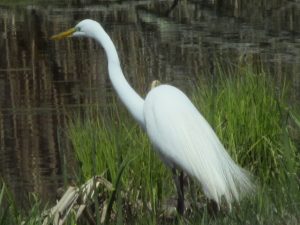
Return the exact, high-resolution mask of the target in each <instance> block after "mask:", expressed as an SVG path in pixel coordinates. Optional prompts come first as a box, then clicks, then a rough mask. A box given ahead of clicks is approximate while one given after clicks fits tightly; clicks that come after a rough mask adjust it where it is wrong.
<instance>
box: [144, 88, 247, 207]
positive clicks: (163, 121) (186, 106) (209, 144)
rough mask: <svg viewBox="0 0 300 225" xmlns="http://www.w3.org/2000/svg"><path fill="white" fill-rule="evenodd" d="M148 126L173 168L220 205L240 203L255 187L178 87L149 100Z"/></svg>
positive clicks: (157, 92) (162, 90)
mask: <svg viewBox="0 0 300 225" xmlns="http://www.w3.org/2000/svg"><path fill="white" fill-rule="evenodd" d="M144 118H145V127H146V131H147V133H148V135H149V138H150V140H151V142H152V143H153V145H154V146H155V149H157V151H158V153H159V155H160V156H161V158H162V160H163V161H164V162H165V163H166V164H167V165H169V166H170V167H174V166H175V167H179V168H181V169H182V170H183V171H185V172H187V173H188V174H189V175H190V176H192V177H194V178H196V179H197V180H198V181H199V182H200V184H201V185H202V188H203V191H204V193H205V195H206V196H207V197H208V198H210V199H213V200H214V201H216V202H217V204H220V200H221V197H222V196H224V197H225V199H226V201H227V203H229V204H230V203H231V202H232V200H233V199H236V200H239V196H240V194H241V193H243V192H244V193H246V192H248V191H250V190H251V189H252V188H253V185H252V183H251V181H250V179H249V176H248V174H247V172H246V171H244V170H243V169H242V168H240V167H239V166H238V165H236V164H235V162H234V161H233V160H232V159H231V158H230V156H229V155H228V153H227V152H226V150H225V149H224V147H223V145H222V144H221V142H220V141H219V139H218V137H217V136H216V134H215V132H214V131H213V129H212V128H211V126H210V125H209V124H208V123H207V121H206V120H205V119H204V118H203V116H202V115H201V114H200V113H199V112H198V110H197V109H196V108H195V106H194V105H193V104H192V103H191V101H190V100H189V99H188V98H187V97H186V95H185V94H184V93H182V92H181V91H180V90H178V89H177V88H174V87H172V86H169V85H161V86H159V87H157V88H155V89H153V90H152V91H150V92H149V94H148V95H147V97H146V100H145V103H144Z"/></svg>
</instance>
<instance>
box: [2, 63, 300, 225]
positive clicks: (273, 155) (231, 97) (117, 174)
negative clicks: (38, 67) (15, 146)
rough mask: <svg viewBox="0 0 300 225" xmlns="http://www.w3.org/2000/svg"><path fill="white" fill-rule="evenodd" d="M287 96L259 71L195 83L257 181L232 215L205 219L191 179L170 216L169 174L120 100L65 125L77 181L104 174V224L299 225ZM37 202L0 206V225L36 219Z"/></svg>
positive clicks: (221, 72) (206, 110)
mask: <svg viewBox="0 0 300 225" xmlns="http://www.w3.org/2000/svg"><path fill="white" fill-rule="evenodd" d="M206 77H208V75H206ZM287 90H288V87H287V85H286V84H285V83H284V84H282V86H281V87H278V86H275V84H274V82H273V81H272V79H271V78H270V75H268V74H266V73H265V72H264V71H263V70H260V71H254V70H253V69H252V68H250V67H242V66H240V67H237V68H231V69H230V70H225V69H223V68H221V67H220V68H219V69H218V71H217V73H216V74H215V79H214V82H213V84H210V83H209V82H206V81H201V82H200V81H199V84H198V85H197V88H195V90H194V91H193V95H192V98H191V99H192V101H193V102H194V103H195V104H196V106H197V107H198V108H199V109H200V111H201V112H202V113H203V114H204V116H205V117H206V118H207V119H208V120H209V122H210V123H211V124H212V126H213V127H214V129H215V131H216V132H217V134H218V136H219V137H220V139H221V141H222V142H223V143H224V145H225V147H226V149H228V151H229V152H230V155H231V156H232V157H233V158H234V159H235V160H236V161H237V162H238V163H239V164H240V165H242V166H243V167H245V168H247V169H248V170H250V171H251V172H252V173H253V174H254V176H255V178H256V181H257V189H256V192H255V193H254V194H253V195H252V196H249V197H248V198H245V199H244V200H242V201H241V203H240V204H235V205H234V207H233V209H232V211H231V212H230V213H229V212H227V211H226V210H224V212H223V213H221V214H220V215H218V216H217V217H212V216H210V215H209V213H208V212H207V208H206V204H207V203H206V200H205V198H204V196H203V194H202V192H201V188H200V187H199V186H198V185H197V184H196V183H195V182H193V181H190V182H189V185H187V187H186V200H187V202H188V203H189V206H188V210H187V211H186V214H185V216H184V217H183V218H180V217H177V218H176V217H174V216H171V217H168V216H167V214H166V212H165V211H164V208H165V206H166V205H167V206H168V207H170V206H175V205H176V201H174V200H176V199H175V198H176V191H175V187H174V184H173V182H172V175H171V172H170V171H169V169H167V168H166V167H165V166H164V165H163V163H162V162H161V160H160V159H159V157H158V156H157V155H156V154H155V152H154V151H153V149H152V146H151V144H150V143H149V140H148V138H147V136H146V134H145V133H144V132H143V131H142V130H141V129H140V128H139V127H138V125H136V123H135V122H134V121H133V119H131V116H130V115H129V114H128V113H127V111H126V110H125V109H124V107H123V106H122V105H121V104H120V103H119V102H117V103H116V102H113V103H112V104H111V105H110V106H109V107H107V108H105V109H103V108H98V107H97V108H91V109H89V110H88V111H87V112H85V113H84V116H82V115H81V117H79V116H74V117H73V119H72V121H71V122H70V125H69V127H68V131H67V132H68V135H69V138H70V140H71V143H72V145H73V148H74V151H75V155H76V157H77V160H78V168H77V169H76V176H77V180H78V183H79V184H81V183H83V182H85V181H86V180H87V179H89V178H91V177H92V176H93V175H95V174H104V176H105V177H106V179H108V180H109V181H110V182H111V183H112V184H113V185H114V190H113V191H107V190H105V188H100V189H99V190H98V191H99V193H100V196H101V197H99V198H98V199H95V201H96V200H97V204H98V201H99V206H100V207H101V206H103V205H102V203H103V202H108V210H107V211H108V213H107V217H106V221H105V222H106V224H278V225H279V224H299V222H300V216H299V215H300V212H299V208H300V191H299V168H300V167H299V131H300V116H299V113H298V112H295V111H291V110H290V109H289V107H288V105H287V103H286V102H287V101H286V98H287V97H288V91H287ZM114 101H117V100H116V99H114ZM1 196H4V194H3V195H0V204H1V199H2V197H1ZM35 202H36V203H35V204H34V205H33V207H32V212H29V213H27V214H24V213H23V214H19V213H16V212H18V211H17V207H15V206H14V205H13V201H11V204H7V205H8V206H9V208H8V209H7V207H0V221H2V220H5V221H6V220H8V219H9V220H11V219H12V218H13V219H12V220H15V221H17V222H15V224H19V223H18V222H20V221H21V220H22V221H23V220H25V219H27V220H28V221H34V220H37V219H39V212H41V211H39V210H38V209H39V208H40V205H39V203H38V200H35ZM4 210H8V212H9V213H8V215H9V216H5V215H7V214H5V213H4ZM18 215H22V216H21V217H22V218H19V217H20V216H18ZM26 215H27V217H26ZM99 217H100V215H98V220H99ZM3 218H4V219H3ZM15 218H17V219H15ZM24 218H25V219H24ZM3 224H9V223H3ZM27 224H30V223H27ZM68 224H75V222H74V221H72V220H71V221H70V223H68ZM78 224H87V222H86V221H81V222H80V223H78ZM0 225H1V223H0Z"/></svg>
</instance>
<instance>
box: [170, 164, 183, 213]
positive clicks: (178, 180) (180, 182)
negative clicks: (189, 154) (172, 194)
mask: <svg viewBox="0 0 300 225" xmlns="http://www.w3.org/2000/svg"><path fill="white" fill-rule="evenodd" d="M172 172H173V179H174V182H175V186H176V189H177V195H178V199H177V211H178V213H179V214H180V215H183V213H184V174H183V171H180V174H179V175H178V174H177V172H176V169H175V168H173V169H172Z"/></svg>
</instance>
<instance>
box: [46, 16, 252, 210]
mask: <svg viewBox="0 0 300 225" xmlns="http://www.w3.org/2000/svg"><path fill="white" fill-rule="evenodd" d="M70 36H87V37H91V38H93V39H95V40H96V41H97V42H99V44H101V45H102V46H103V48H104V50H105V52H106V56H107V59H108V72H109V77H110V80H111V82H112V84H113V87H114V89H115V90H116V92H117V94H118V96H119V97H120V99H121V101H122V102H123V104H124V105H125V106H126V107H127V109H128V110H129V112H130V113H131V114H132V116H133V117H134V119H135V120H136V121H137V122H138V123H139V124H140V125H141V126H142V127H143V128H144V130H145V131H146V132H147V134H148V136H149V138H150V141H151V143H152V144H153V145H154V148H155V150H156V151H157V152H158V154H159V155H160V157H161V159H162V160H163V161H164V162H165V163H166V165H168V166H169V167H171V168H172V169H174V168H177V169H178V168H179V169H182V170H183V171H185V172H186V173H188V174H189V175H190V176H192V177H194V178H196V179H197V180H198V182H199V183H200V184H201V186H202V189H203V191H204V193H205V195H206V196H207V197H208V198H210V199H213V200H214V201H215V202H216V203H217V204H218V205H219V204H220V202H221V198H222V197H223V196H224V198H225V200H226V201H227V203H228V204H229V205H230V204H231V202H232V201H233V200H234V199H235V200H237V201H238V200H239V199H240V197H241V195H243V194H245V193H247V192H249V191H250V190H252V188H253V184H252V182H251V179H250V175H249V174H248V172H247V171H245V170H244V169H242V168H240V167H239V166H238V165H237V164H236V163H235V162H234V161H233V160H232V159H231V158H230V156H229V154H228V153H227V151H226V150H225V148H224V147H223V145H222V144H221V142H220V140H219V139H218V137H217V135H216V134H215V132H214V131H213V129H212V128H211V126H210V125H209V124H208V122H207V121H206V120H205V118H204V117H203V116H202V115H201V114H200V112H199V111H198V110H197V108H196V107H195V106H194V105H193V104H192V102H191V101H190V100H189V99H188V97H187V96H186V95H185V94H184V93H183V92H182V91H180V90H179V89H177V88H175V87H173V86H170V85H160V86H158V87H156V88H154V89H152V90H151V91H150V92H149V93H148V95H147V96H146V98H145V100H143V99H142V98H141V97H140V96H139V95H138V94H137V93H136V92H135V91H134V89H133V88H132V87H131V86H130V85H129V84H128V82H127V81H126V79H125V77H124V75H123V72H122V69H121V66H120V62H119V58H118V54H117V51H116V48H115V46H114V44H113V42H112V41H111V39H110V37H109V36H108V34H107V33H106V32H105V31H104V29H103V28H102V27H101V25H100V24H99V23H97V22H96V21H93V20H83V21H81V22H80V23H79V24H77V25H76V26H75V27H74V28H72V29H70V30H68V31H66V32H63V33H61V34H58V35H55V36H53V37H52V38H53V39H61V38H63V37H70Z"/></svg>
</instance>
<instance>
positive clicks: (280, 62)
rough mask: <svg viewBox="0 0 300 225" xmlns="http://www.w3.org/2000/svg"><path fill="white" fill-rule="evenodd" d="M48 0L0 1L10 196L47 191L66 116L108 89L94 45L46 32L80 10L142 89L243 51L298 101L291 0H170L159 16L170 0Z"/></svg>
mask: <svg viewBox="0 0 300 225" xmlns="http://www.w3.org/2000/svg"><path fill="white" fill-rule="evenodd" d="M50 3H51V4H50ZM50 3H49V2H48V3H46V2H41V3H40V4H39V3H37V4H35V5H32V4H31V5H21V6H18V5H17V6H16V5H8V6H7V5H6V6H1V7H0V12H1V13H0V23H1V26H0V46H1V50H2V54H1V55H0V104H1V111H0V141H1V146H0V148H1V150H0V175H1V177H3V178H4V180H5V181H6V182H8V183H9V185H10V186H11V187H12V188H13V189H14V191H15V193H17V194H19V195H23V194H24V193H25V194H27V192H38V193H41V194H42V195H43V197H44V198H49V197H51V196H53V195H54V194H55V192H54V191H53V190H55V189H56V188H57V187H59V186H61V185H62V176H61V174H62V171H61V170H62V169H61V152H59V149H62V150H63V151H64V154H66V155H67V158H68V160H69V161H70V163H68V166H69V167H70V168H72V167H73V164H74V163H73V160H72V150H71V148H70V147H69V145H68V144H69V143H68V141H67V138H66V137H65V134H64V132H62V131H63V130H64V129H65V127H66V124H67V118H68V115H70V113H72V112H74V111H75V112H76V111H78V112H79V111H81V110H84V109H86V107H89V106H90V105H94V104H99V105H100V106H101V107H102V106H103V107H105V106H106V105H107V104H109V103H110V99H111V96H112V95H114V93H113V92H112V87H111V85H110V83H109V80H108V77H107V69H106V58H105V55H104V53H103V51H102V50H101V49H100V47H99V46H98V45H96V44H95V43H94V42H93V41H91V40H89V41H88V40H86V39H85V40H66V41H62V42H51V41H49V40H48V37H50V36H51V35H52V34H54V33H57V32H60V31H62V30H64V29H66V28H69V27H71V26H73V25H74V24H75V23H76V22H77V21H78V20H80V19H83V18H93V19H96V20H98V21H101V23H102V24H103V25H104V27H105V29H106V30H107V32H108V33H109V34H110V36H111V38H112V39H113V40H114V42H115V44H116V46H117V49H118V51H119V55H120V59H121V61H122V65H123V68H124V71H125V74H126V75H127V78H128V79H129V81H130V83H131V84H132V85H133V86H134V88H135V89H136V90H137V91H138V92H139V93H140V94H141V95H143V96H144V95H145V94H146V91H147V89H148V87H149V84H150V83H151V81H152V80H154V79H159V80H161V81H162V82H164V83H165V82H167V83H173V84H174V85H176V86H178V87H180V88H181V89H183V90H185V91H186V92H188V93H189V90H191V87H193V84H194V83H195V81H196V80H197V79H198V77H199V74H203V73H204V74H208V72H213V71H214V70H213V69H214V58H215V57H217V58H220V59H221V60H222V61H223V63H227V64H234V63H237V62H238V61H239V60H240V59H241V58H244V59H246V60H247V62H248V63H249V64H257V63H263V64H264V65H265V67H266V69H268V70H270V71H271V72H272V74H274V78H275V79H276V80H277V81H278V82H281V81H282V80H284V79H286V78H287V79H290V80H292V85H293V87H292V88H293V91H292V92H291V93H292V96H291V102H294V103H299V102H300V101H299V99H300V98H299V97H300V93H299V91H298V90H299V80H300V79H299V76H300V64H299V62H300V60H299V59H300V58H299V57H300V30H299V29H300V24H299V23H300V19H299V11H300V6H299V3H297V2H293V1H276V0H273V1H262V0H256V1H251V2H247V3H245V2H244V1H243V2H242V1H241V0H238V1H236V0H235V1H218V0H217V1H204V0H203V1H199V2H197V1H179V2H178V4H177V6H176V7H175V8H174V9H173V10H172V11H171V12H170V13H169V14H168V16H165V15H166V14H165V13H166V11H167V10H168V8H169V7H170V6H171V5H172V1H154V2H152V1H150V0H149V1H147V0H145V1H134V2H130V1H128V2H126V1H125V2H122V3H114V2H113V3H110V4H99V3H97V1H92V0H90V1H80V3H78V1H74V2H73V1H69V0H68V1H51V2H50ZM207 78H208V77H206V79H207ZM22 193H23V194H22Z"/></svg>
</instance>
